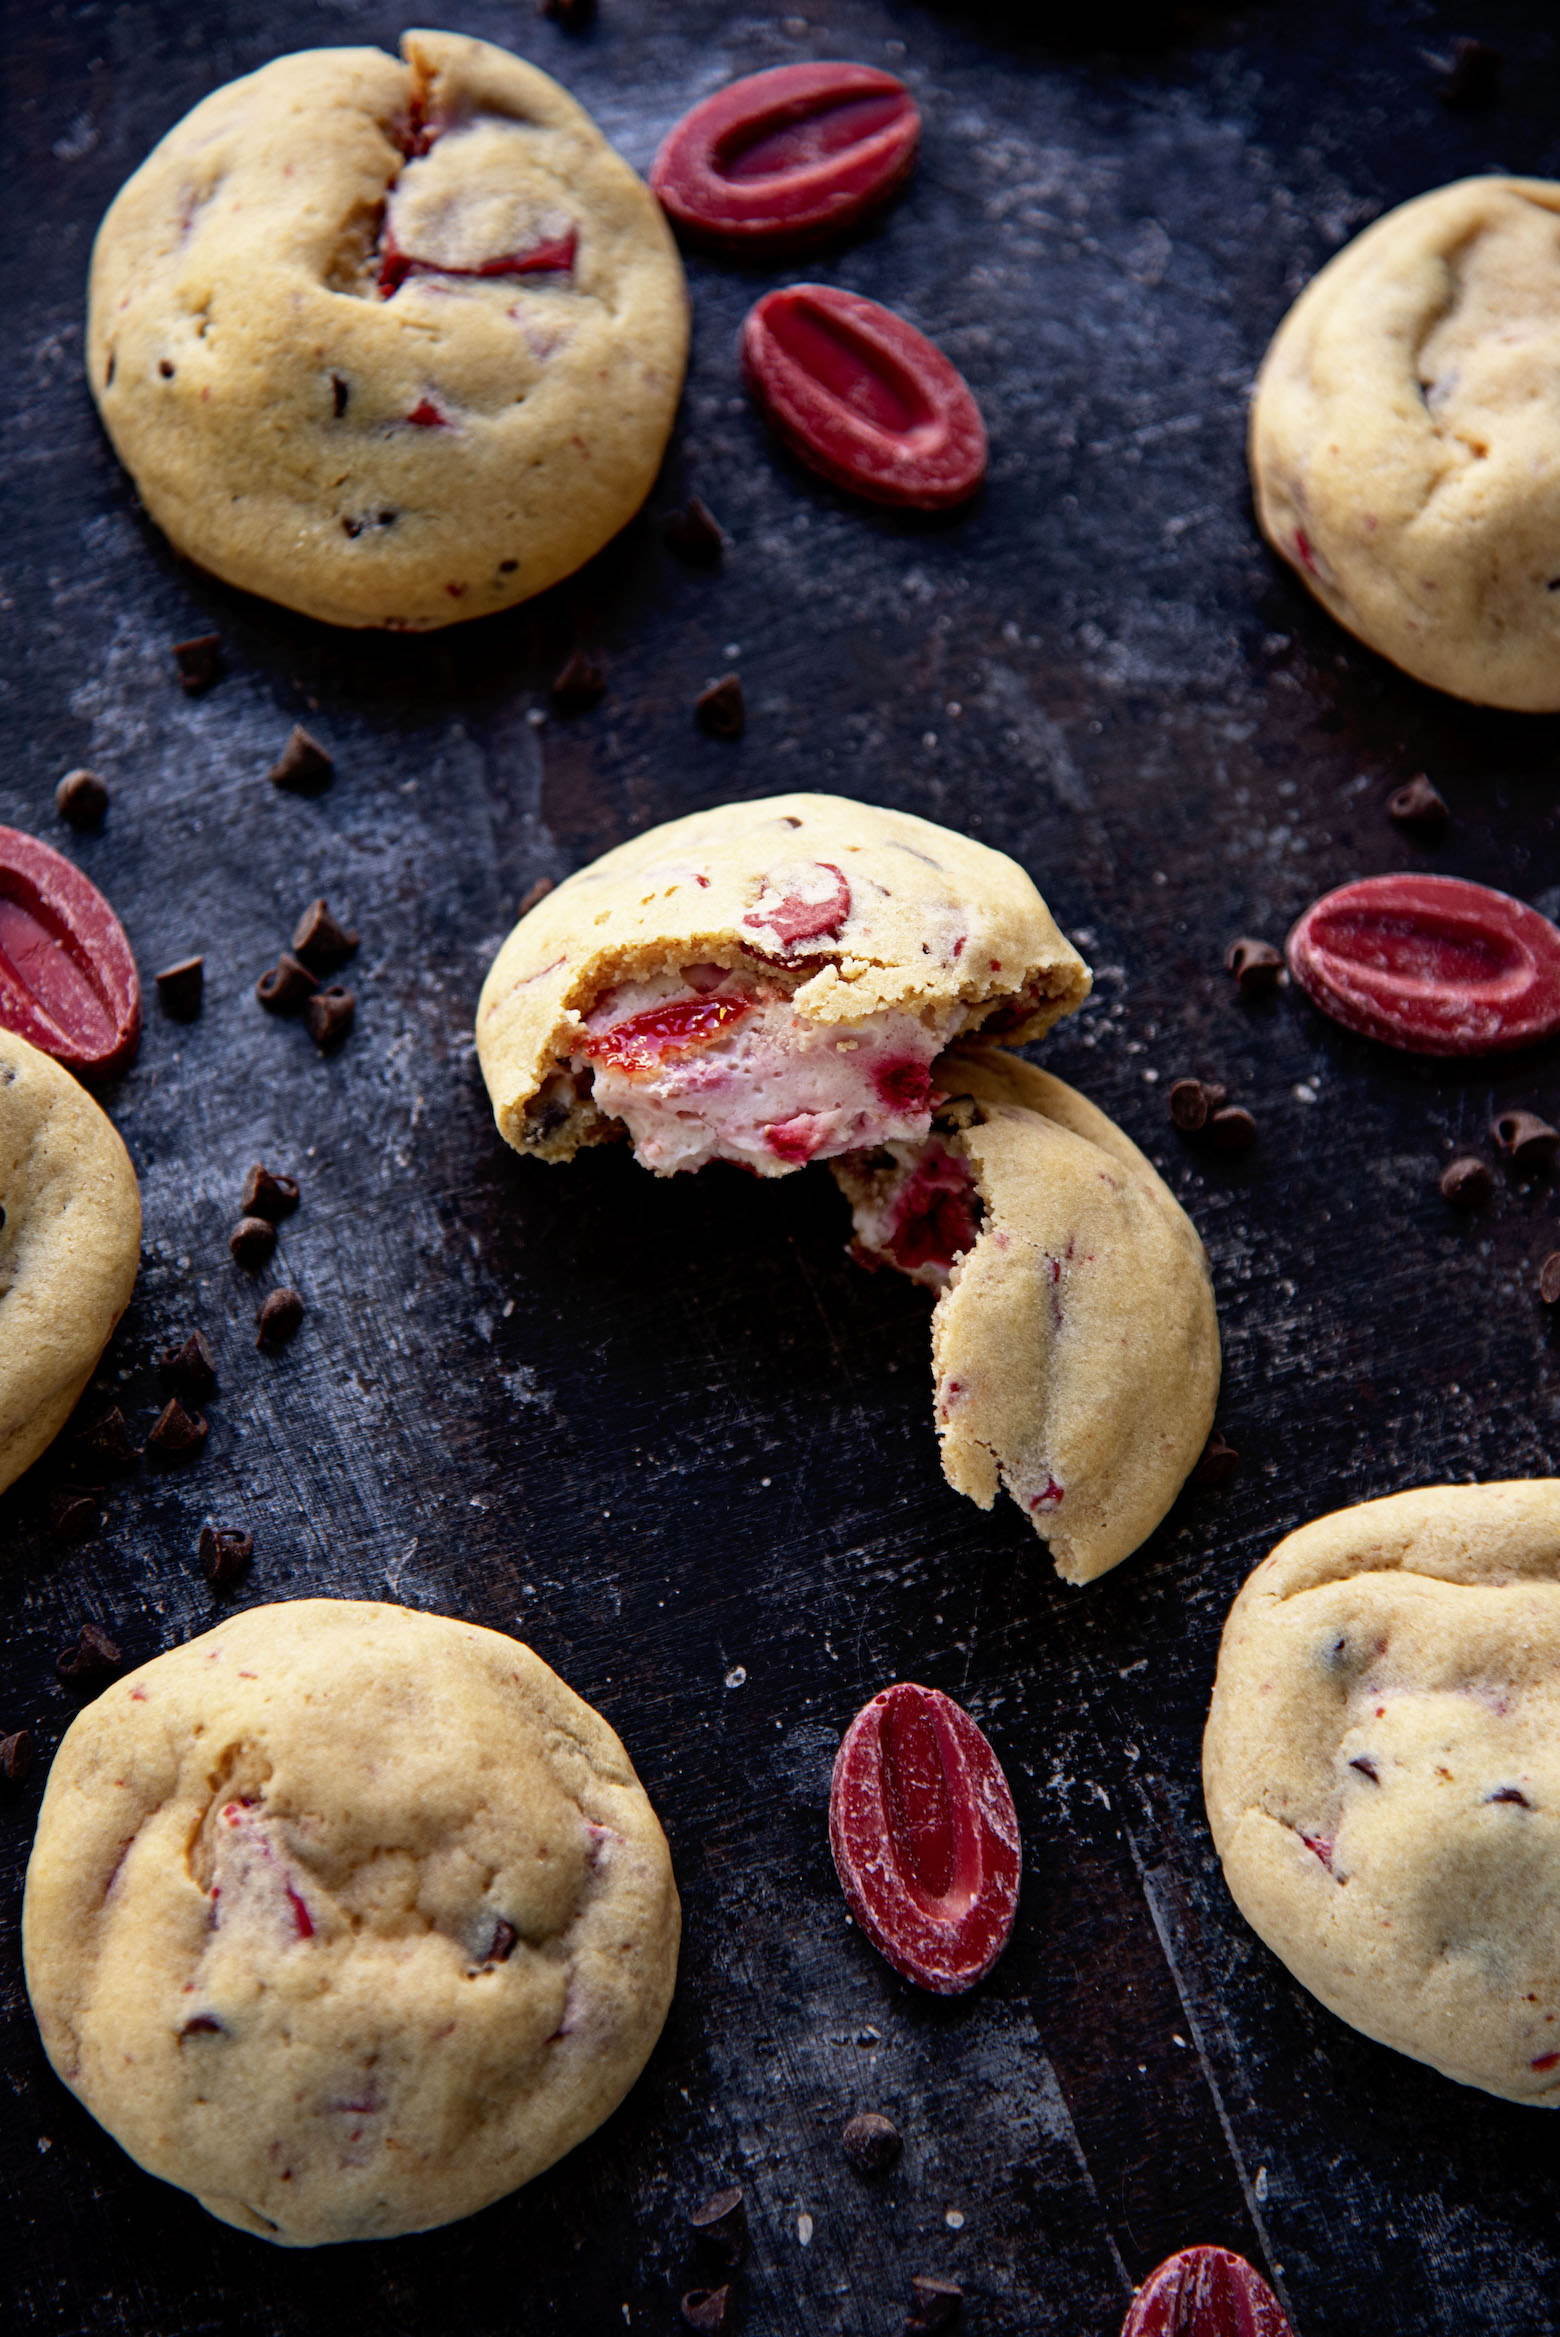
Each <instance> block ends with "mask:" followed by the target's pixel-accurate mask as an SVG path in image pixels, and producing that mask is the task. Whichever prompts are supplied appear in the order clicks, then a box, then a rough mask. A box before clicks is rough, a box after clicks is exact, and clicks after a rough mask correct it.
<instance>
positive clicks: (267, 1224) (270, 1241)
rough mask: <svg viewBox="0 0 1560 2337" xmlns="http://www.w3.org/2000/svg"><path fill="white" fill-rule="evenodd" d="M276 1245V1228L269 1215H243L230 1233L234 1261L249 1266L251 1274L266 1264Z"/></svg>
mask: <svg viewBox="0 0 1560 2337" xmlns="http://www.w3.org/2000/svg"><path fill="white" fill-rule="evenodd" d="M275 1247H276V1228H275V1226H274V1225H273V1224H272V1223H271V1220H270V1219H269V1218H268V1217H241V1218H240V1219H239V1221H238V1223H237V1225H235V1226H234V1228H233V1230H232V1232H231V1233H230V1234H229V1235H228V1248H229V1249H230V1250H231V1251H232V1253H233V1258H234V1263H235V1264H237V1265H240V1266H247V1267H248V1269H249V1271H250V1273H251V1274H252V1273H253V1272H254V1270H255V1268H256V1267H257V1266H263V1265H264V1264H265V1262H266V1260H267V1258H268V1257H269V1256H270V1255H271V1252H272V1251H273V1250H274V1249H275Z"/></svg>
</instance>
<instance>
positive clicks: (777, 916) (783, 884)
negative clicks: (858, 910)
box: [742, 860, 850, 950]
mask: <svg viewBox="0 0 1560 2337" xmlns="http://www.w3.org/2000/svg"><path fill="white" fill-rule="evenodd" d="M849 915H850V886H849V885H848V884H847V883H846V882H845V879H844V877H843V876H842V875H841V873H840V871H839V870H838V869H837V868H836V867H835V866H834V864H833V862H832V861H828V860H815V861H813V862H812V863H811V865H810V866H808V867H805V868H790V869H786V870H784V871H783V872H782V873H781V874H780V875H778V876H773V877H770V878H769V879H768V880H767V881H766V883H765V885H764V889H763V891H762V892H761V893H760V894H759V896H758V899H757V900H756V901H755V902H754V904H753V906H752V908H751V909H750V910H749V911H748V914H747V915H746V916H745V917H744V918H743V920H742V922H743V924H744V925H746V926H748V927H749V928H750V929H751V930H752V931H753V932H754V933H759V934H762V935H763V936H764V937H765V938H766V939H772V940H773V941H774V943H775V945H776V946H777V947H778V948H780V949H782V950H788V949H794V948H795V947H796V944H797V943H798V942H799V941H822V940H824V939H825V938H827V939H829V940H831V941H832V940H834V939H836V938H837V937H838V934H839V931H840V928H841V926H842V925H843V924H844V922H845V920H846V918H847V917H848V916H849Z"/></svg>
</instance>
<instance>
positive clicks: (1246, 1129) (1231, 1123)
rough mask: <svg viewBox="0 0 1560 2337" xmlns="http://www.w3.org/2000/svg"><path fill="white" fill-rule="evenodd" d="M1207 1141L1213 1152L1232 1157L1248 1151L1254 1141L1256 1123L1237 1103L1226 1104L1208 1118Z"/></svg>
mask: <svg viewBox="0 0 1560 2337" xmlns="http://www.w3.org/2000/svg"><path fill="white" fill-rule="evenodd" d="M1208 1141H1209V1143H1210V1144H1211V1145H1212V1146H1213V1149H1214V1151H1215V1152H1223V1153H1226V1154H1228V1155H1229V1157H1230V1158H1231V1159H1233V1158H1234V1156H1235V1154H1236V1153H1237V1152H1249V1151H1250V1149H1251V1147H1252V1145H1253V1144H1255V1143H1256V1141H1257V1123H1256V1121H1255V1120H1254V1119H1253V1118H1252V1116H1251V1114H1250V1113H1249V1112H1244V1111H1242V1110H1241V1108H1240V1106H1239V1104H1226V1105H1225V1106H1224V1108H1223V1110H1222V1111H1217V1112H1215V1113H1213V1115H1212V1116H1211V1118H1210V1119H1209V1122H1208Z"/></svg>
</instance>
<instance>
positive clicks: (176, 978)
mask: <svg viewBox="0 0 1560 2337" xmlns="http://www.w3.org/2000/svg"><path fill="white" fill-rule="evenodd" d="M153 978H154V980H155V981H156V984H157V1000H158V1004H159V1005H160V1006H161V1008H162V1010H163V1012H164V1014H166V1015H171V1016H172V1018H173V1020H174V1021H175V1022H193V1021H194V1020H195V1017H196V1015H197V1014H199V1012H200V1006H201V1000H202V999H203V998H204V996H205V994H206V961H205V959H204V958H180V960H179V962H178V964H177V965H176V966H164V968H163V970H162V972H161V973H160V974H157V975H155V976H154V977H153Z"/></svg>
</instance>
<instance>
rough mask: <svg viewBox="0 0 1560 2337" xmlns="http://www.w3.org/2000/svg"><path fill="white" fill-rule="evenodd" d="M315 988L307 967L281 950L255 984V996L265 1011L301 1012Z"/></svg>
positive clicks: (290, 953) (280, 1012) (277, 1012)
mask: <svg viewBox="0 0 1560 2337" xmlns="http://www.w3.org/2000/svg"><path fill="white" fill-rule="evenodd" d="M318 988H319V984H318V982H316V980H315V979H314V976H313V975H312V974H311V973H310V971H309V969H308V967H307V966H305V965H302V964H300V963H299V961H298V959H297V958H295V957H294V956H293V954H292V952H291V951H290V950H285V949H284V950H283V952H282V954H281V956H280V957H279V958H278V959H277V961H276V964H275V965H274V966H272V968H271V969H270V971H269V973H265V974H262V975H261V977H260V979H259V981H258V982H257V983H256V984H255V996H256V997H257V998H258V999H259V1001H260V1003H261V1005H262V1006H263V1007H264V1008H265V1010H266V1012H267V1014H301V1013H302V1012H303V1010H304V1008H305V1007H306V1006H307V1005H308V1003H309V1000H310V999H311V998H312V997H313V996H314V993H315V991H316V990H317V989H318Z"/></svg>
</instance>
